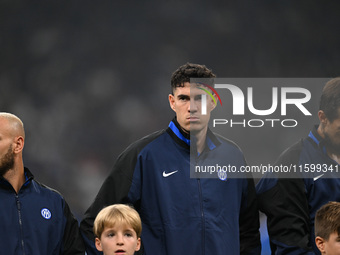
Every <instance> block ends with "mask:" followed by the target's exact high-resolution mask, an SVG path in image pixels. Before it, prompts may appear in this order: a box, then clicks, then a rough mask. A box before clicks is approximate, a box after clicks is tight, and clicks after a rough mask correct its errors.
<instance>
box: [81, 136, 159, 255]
mask: <svg viewBox="0 0 340 255" xmlns="http://www.w3.org/2000/svg"><path fill="white" fill-rule="evenodd" d="M157 135H158V133H154V134H151V135H150V136H148V137H145V138H143V139H141V140H139V141H137V142H135V143H133V144H131V145H130V146H129V147H128V148H127V149H126V150H125V151H123V152H122V154H121V155H120V156H119V157H118V159H117V161H116V163H115V164H114V166H113V168H112V171H111V172H110V174H109V176H108V177H107V178H106V180H105V181H104V183H103V185H102V187H101V188H100V190H99V192H98V194H97V196H96V198H95V200H94V201H93V203H92V204H91V206H90V207H89V208H88V209H87V211H86V212H85V215H84V218H83V220H82V221H81V223H80V230H81V234H82V236H83V239H84V242H85V246H86V252H87V254H88V255H93V254H102V253H100V252H98V251H97V249H96V248H95V244H94V240H95V236H94V234H93V222H94V220H95V218H96V216H97V214H98V212H99V211H100V210H101V209H102V208H104V207H106V206H108V205H111V204H117V203H125V204H132V205H133V206H134V207H135V208H136V210H137V211H138V209H139V206H138V204H139V200H138V198H136V200H135V201H129V199H128V193H129V190H130V187H131V183H132V178H133V174H134V171H135V167H136V162H137V158H138V155H139V153H140V151H141V150H142V149H143V148H144V147H145V146H146V145H147V144H148V143H149V142H150V140H152V139H153V137H155V136H157ZM137 181H138V180H137Z"/></svg>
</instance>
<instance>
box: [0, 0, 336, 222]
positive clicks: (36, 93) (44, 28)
mask: <svg viewBox="0 0 340 255" xmlns="http://www.w3.org/2000/svg"><path fill="white" fill-rule="evenodd" d="M339 7H340V2H339V1H324V2H321V1H269V0H265V1H251V0H246V1H238V2H236V1H235V2H233V3H230V2H229V1H211V2H209V3H208V2H205V1H195V2H194V1H189V2H188V1H171V2H170V1H168V2H160V1H155V0H152V1H147V2H143V1H133V2H130V1H79V0H78V1H76V0H73V1H36V0H32V1H23V0H21V1H19V0H18V1H16V0H1V2H0V47H1V50H0V111H7V112H12V113H14V114H16V115H18V116H19V117H20V118H21V119H22V120H23V122H24V123H25V126H26V132H27V139H26V145H25V151H24V162H25V164H26V166H28V167H29V168H30V169H31V171H32V172H33V173H34V174H35V176H36V178H37V179H38V180H39V181H41V182H43V183H45V184H47V185H48V186H51V187H53V188H55V189H57V190H59V191H60V192H61V193H62V194H63V195H64V196H65V198H66V200H67V201H68V203H69V204H70V206H71V208H72V210H73V212H74V213H75V215H76V216H77V217H78V218H79V219H81V217H82V215H83V213H84V212H85V210H86V208H87V207H88V206H89V205H90V203H91V201H92V200H93V198H94V196H95V195H96V193H97V191H98V190H99V188H100V185H101V183H102V182H103V180H104V178H105V177H106V175H107V174H108V172H109V171H110V169H111V167H112V165H113V163H114V161H115V159H116V158H117V156H118V155H119V153H120V152H121V151H122V150H123V149H124V148H125V147H126V146H127V145H128V144H130V143H131V142H132V141H134V140H136V139H138V138H140V137H142V136H144V135H146V134H148V133H150V132H152V131H155V130H158V129H161V128H164V127H166V126H167V125H168V122H169V121H170V119H171V118H172V117H173V113H172V111H171V110H170V108H169V106H168V101H167V95H168V93H169V92H170V83H169V81H170V76H171V73H172V72H173V71H174V70H175V69H176V68H177V67H178V66H179V65H182V64H184V63H186V62H195V63H201V64H205V65H207V66H208V67H210V68H212V69H213V71H214V72H215V73H216V74H217V75H218V76H219V77H335V76H339V67H340V57H339V55H340V47H339V45H340V37H339V33H338V29H339V27H340V20H339V18H338V12H339ZM305 129H306V131H304V132H303V133H298V134H295V135H296V136H297V137H302V136H305V135H306V134H307V132H308V130H309V129H310V126H309V125H308V126H306V128H305ZM231 139H233V137H231ZM283 140H285V142H286V143H285V144H282V143H280V142H277V143H275V146H273V147H272V148H270V153H271V154H270V155H268V154H267V155H266V154H265V153H261V151H260V150H259V149H258V146H259V144H256V143H248V144H247V148H246V150H245V149H244V151H245V152H246V157H247V158H248V159H249V161H250V162H249V163H252V159H254V158H256V159H257V160H261V159H264V160H266V161H267V162H273V161H274V160H275V158H276V157H277V156H278V155H279V154H280V153H281V152H282V150H283V149H285V148H286V147H287V145H290V144H292V143H293V142H295V140H296V137H293V136H292V137H284V139H283ZM235 141H236V142H237V143H239V144H240V145H241V147H242V141H239V140H237V138H236V140H235ZM249 152H251V153H249ZM247 153H248V155H247Z"/></svg>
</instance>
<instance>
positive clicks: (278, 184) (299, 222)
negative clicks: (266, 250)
mask: <svg viewBox="0 0 340 255" xmlns="http://www.w3.org/2000/svg"><path fill="white" fill-rule="evenodd" d="M301 150H302V141H300V142H298V143H297V144H295V145H294V146H292V147H291V148H289V149H288V150H286V151H285V152H284V153H283V154H282V155H281V156H280V157H279V159H278V160H277V162H276V163H275V165H286V166H289V165H291V164H292V165H298V163H299V155H300V153H301ZM281 177H282V176H281ZM258 186H261V193H259V194H258V201H259V209H260V210H261V211H262V212H263V213H265V214H266V216H267V227H268V234H269V238H270V246H271V250H272V254H291V255H292V254H313V253H309V252H311V244H310V243H309V240H310V224H309V222H310V219H309V209H308V201H307V197H306V191H305V185H304V181H303V179H302V178H280V175H278V176H277V177H276V178H272V179H262V180H261V181H260V182H259V183H258V185H257V187H258ZM266 187H268V189H266Z"/></svg>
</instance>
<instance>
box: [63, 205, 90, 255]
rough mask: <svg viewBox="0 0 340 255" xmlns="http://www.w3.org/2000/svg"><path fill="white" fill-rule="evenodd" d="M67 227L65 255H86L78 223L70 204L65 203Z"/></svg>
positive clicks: (64, 242) (64, 243) (64, 239)
mask: <svg viewBox="0 0 340 255" xmlns="http://www.w3.org/2000/svg"><path fill="white" fill-rule="evenodd" d="M64 215H65V218H66V225H65V230H64V237H63V253H62V254H63V255H84V254H85V246H84V243H83V240H82V238H81V235H80V231H79V226H78V221H77V219H76V218H74V216H73V214H72V212H71V210H70V208H69V206H68V204H67V203H66V202H65V201H64Z"/></svg>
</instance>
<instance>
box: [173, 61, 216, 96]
mask: <svg viewBox="0 0 340 255" xmlns="http://www.w3.org/2000/svg"><path fill="white" fill-rule="evenodd" d="M215 77H216V75H215V74H214V73H213V72H212V71H211V69H209V68H207V67H206V66H205V65H199V64H193V63H186V64H185V65H182V66H180V67H179V68H178V69H177V70H176V71H175V72H174V73H173V74H172V76H171V88H172V91H173V90H174V89H175V88H177V87H183V86H184V83H185V82H190V78H215Z"/></svg>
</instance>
